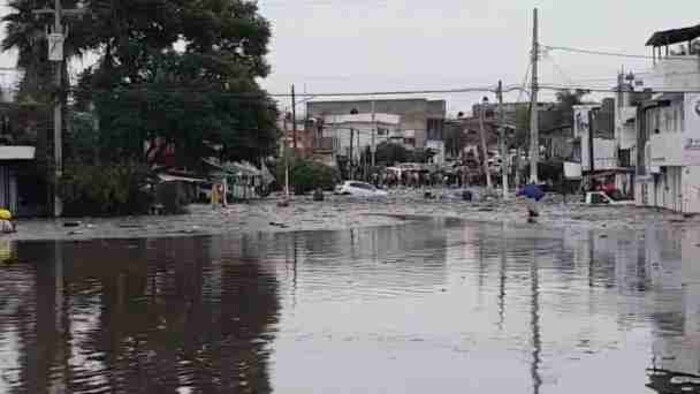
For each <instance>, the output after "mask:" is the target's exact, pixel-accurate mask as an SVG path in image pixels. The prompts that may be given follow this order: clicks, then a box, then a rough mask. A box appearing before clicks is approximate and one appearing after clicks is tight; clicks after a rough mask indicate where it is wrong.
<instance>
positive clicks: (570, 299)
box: [0, 218, 700, 393]
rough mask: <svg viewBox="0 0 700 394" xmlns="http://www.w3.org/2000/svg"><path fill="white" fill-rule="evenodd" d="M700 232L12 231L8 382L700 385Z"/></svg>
mask: <svg viewBox="0 0 700 394" xmlns="http://www.w3.org/2000/svg"><path fill="white" fill-rule="evenodd" d="M698 255H700V231H699V230H694V229H691V228H686V229H680V228H673V227H671V226H668V227H663V226H654V227H649V228H647V229H629V230H624V231H623V230H613V229H605V228H592V229H585V228H576V227H573V228H571V227H567V228H562V227H551V228H550V227H545V226H527V225H521V224H513V223H507V224H499V223H484V222H469V221H463V220H459V219H449V218H442V219H440V218H437V219H421V220H405V221H399V222H396V223H392V224H387V225H377V226H375V227H367V228H356V229H352V230H351V229H348V230H322V231H288V232H263V231H261V232H258V233H252V234H236V235H197V236H192V235H191V236H183V237H170V238H160V239H158V238H139V239H120V240H73V241H71V240H64V241H45V240H41V241H26V240H25V241H17V242H16V243H11V244H9V243H8V244H5V245H4V246H3V250H2V257H3V258H5V259H6V262H4V263H0V392H17V393H24V392H28V393H41V392H79V393H87V392H120V393H132V392H152V393H155V392H166V393H167V392H170V393H199V392H202V393H204V392H206V393H209V392H214V393H216V392H221V393H224V392H226V393H233V392H250V393H257V392H271V391H275V392H280V393H308V392H318V393H325V392H333V393H360V392H362V393H364V392H371V393H425V392H435V393H457V392H459V393H464V392H469V393H485V392H492V393H591V392H600V393H604V392H620V393H640V392H649V393H653V392H660V393H675V392H700V378H696V377H695V376H697V375H698V374H699V372H700V267H698V266H697V261H696V260H697V258H696V256H698Z"/></svg>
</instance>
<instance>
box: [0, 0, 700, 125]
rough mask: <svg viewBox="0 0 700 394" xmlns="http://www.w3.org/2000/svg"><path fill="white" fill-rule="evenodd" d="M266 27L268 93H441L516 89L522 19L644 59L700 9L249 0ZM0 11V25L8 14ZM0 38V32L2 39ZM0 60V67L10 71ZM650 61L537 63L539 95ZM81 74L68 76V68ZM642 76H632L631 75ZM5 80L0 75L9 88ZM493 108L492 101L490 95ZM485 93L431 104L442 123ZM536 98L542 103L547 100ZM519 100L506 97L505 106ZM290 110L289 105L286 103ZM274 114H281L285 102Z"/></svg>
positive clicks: (552, 54)
mask: <svg viewBox="0 0 700 394" xmlns="http://www.w3.org/2000/svg"><path fill="white" fill-rule="evenodd" d="M259 4H260V12H261V13H262V14H263V15H264V16H265V17H266V18H268V19H269V20H270V22H271V23H272V28H273V38H272V42H271V45H270V54H269V56H268V58H269V63H270V65H271V66H272V73H271V74H270V76H269V77H268V78H267V79H266V80H264V81H262V84H263V86H264V87H266V88H267V89H268V90H269V91H270V92H272V93H285V92H288V90H289V85H290V84H291V83H295V84H296V87H297V92H303V91H304V90H306V91H307V92H310V93H316V92H366V91H381V90H392V91H393V90H412V89H451V88H462V87H474V86H491V85H495V84H496V82H497V80H498V79H499V78H500V79H502V80H503V83H504V84H506V85H509V84H521V83H522V82H523V79H524V77H525V72H526V71H527V67H528V62H529V50H530V45H531V29H532V8H533V7H538V8H539V13H540V43H541V44H542V45H551V46H568V47H575V48H583V49H596V50H604V51H615V52H624V53H629V54H650V53H651V52H650V50H649V49H648V48H645V47H644V43H645V42H646V40H647V39H648V38H649V36H650V35H651V34H652V33H653V32H654V31H656V30H663V29H670V28H677V27H684V26H690V25H695V24H698V23H700V1H698V0H672V1H668V2H652V1H645V0H636V1H635V0H614V1H610V0H586V1H581V0H556V1H555V0H539V1H533V0H481V1H457V0H259ZM0 11H1V12H2V13H3V14H4V13H5V12H7V8H6V7H5V6H4V4H3V6H2V7H1V8H0ZM3 33H4V29H3ZM14 62H15V60H14V56H12V54H9V53H5V54H3V55H2V56H1V57H0V66H2V67H11V66H14ZM651 65H652V62H651V60H644V59H630V58H618V57H606V56H596V55H588V54H575V53H568V52H561V51H544V53H543V56H542V61H541V66H540V80H541V81H542V82H543V83H555V84H563V85H586V86H591V87H608V86H611V85H612V84H614V82H615V75H616V72H617V70H619V69H620V67H621V66H625V68H626V69H627V70H633V71H635V72H637V73H642V72H644V71H648V70H649V68H650V67H651ZM78 67H80V64H76V65H74V68H78ZM640 75H641V74H640ZM11 82H12V75H11V74H8V73H0V84H1V85H3V86H7V84H9V83H11ZM487 95H488V96H489V99H490V100H494V99H495V98H494V97H493V95H492V94H491V95H489V94H487ZM483 96H484V93H470V94H452V95H431V96H429V97H430V98H444V99H446V100H448V110H449V112H450V113H451V114H455V113H456V112H457V111H460V110H463V111H467V110H469V108H471V104H472V103H474V102H476V101H478V100H480V99H481V97H483ZM551 97H552V92H545V93H544V94H543V98H544V99H551ZM518 98H520V99H521V100H526V99H527V96H525V95H522V94H521V95H518V94H511V95H508V96H506V100H517V99H518ZM284 101H288V100H284ZM283 104H286V103H284V102H283Z"/></svg>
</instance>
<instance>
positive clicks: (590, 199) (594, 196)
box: [583, 191, 634, 205]
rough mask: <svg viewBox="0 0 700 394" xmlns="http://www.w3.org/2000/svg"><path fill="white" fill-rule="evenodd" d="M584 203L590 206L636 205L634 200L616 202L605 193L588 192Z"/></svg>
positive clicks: (584, 197)
mask: <svg viewBox="0 0 700 394" xmlns="http://www.w3.org/2000/svg"><path fill="white" fill-rule="evenodd" d="M583 202H584V203H585V204H589V205H634V201H632V200H616V199H614V198H612V197H610V196H609V195H608V194H607V193H605V192H604V191H594V192H586V194H584V196H583Z"/></svg>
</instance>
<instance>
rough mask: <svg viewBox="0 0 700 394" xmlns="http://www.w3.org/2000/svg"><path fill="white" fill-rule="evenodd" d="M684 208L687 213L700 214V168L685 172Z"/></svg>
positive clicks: (690, 168)
mask: <svg viewBox="0 0 700 394" xmlns="http://www.w3.org/2000/svg"><path fill="white" fill-rule="evenodd" d="M683 208H684V211H685V212H693V213H699V212H700V166H686V167H685V168H684V170H683Z"/></svg>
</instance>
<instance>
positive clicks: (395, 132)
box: [323, 113, 414, 162]
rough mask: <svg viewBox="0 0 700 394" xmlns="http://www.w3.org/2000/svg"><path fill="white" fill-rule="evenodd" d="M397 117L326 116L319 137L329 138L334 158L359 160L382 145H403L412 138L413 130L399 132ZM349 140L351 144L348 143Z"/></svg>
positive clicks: (376, 114) (368, 114)
mask: <svg viewBox="0 0 700 394" xmlns="http://www.w3.org/2000/svg"><path fill="white" fill-rule="evenodd" d="M400 123H401V117H400V116H399V115H393V114H384V113H375V114H374V116H373V115H372V114H371V113H361V114H347V115H326V116H324V117H323V125H324V128H323V137H329V138H332V139H333V151H334V152H335V154H336V155H342V156H346V157H350V156H352V158H353V160H354V161H355V162H358V161H359V160H360V157H361V154H362V152H365V151H366V150H367V149H370V150H371V149H372V133H373V130H374V146H375V147H376V146H377V145H379V144H381V143H382V142H390V141H391V142H396V143H401V144H403V143H404V141H405V139H407V138H413V137H414V135H413V130H406V131H402V130H401V129H400ZM351 141H352V142H351Z"/></svg>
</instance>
